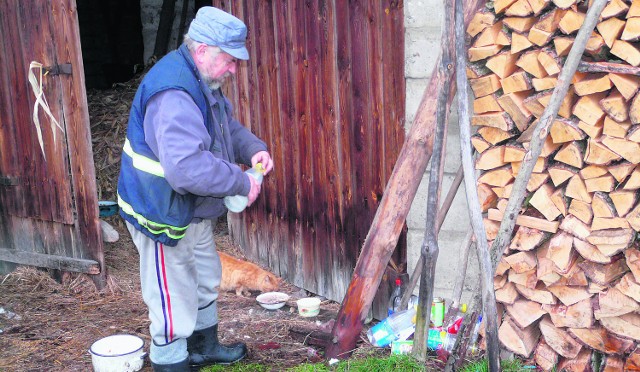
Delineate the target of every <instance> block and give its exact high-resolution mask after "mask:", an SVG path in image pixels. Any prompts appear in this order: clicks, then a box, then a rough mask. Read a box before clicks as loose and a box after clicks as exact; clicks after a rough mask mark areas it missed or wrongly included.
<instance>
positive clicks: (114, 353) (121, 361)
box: [89, 335, 146, 372]
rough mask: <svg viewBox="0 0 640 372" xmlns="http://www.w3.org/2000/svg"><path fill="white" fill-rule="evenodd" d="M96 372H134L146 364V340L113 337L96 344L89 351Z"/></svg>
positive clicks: (127, 336) (124, 336) (119, 336)
mask: <svg viewBox="0 0 640 372" xmlns="http://www.w3.org/2000/svg"><path fill="white" fill-rule="evenodd" d="M89 353H90V354H91V363H92V364H93V370H94V371H95V372H134V371H139V370H141V369H142V365H143V364H144V356H145V355H146V353H145V352H144V340H142V339H141V338H140V337H138V336H133V335H113V336H108V337H105V338H101V339H99V340H98V341H96V342H94V343H93V344H92V345H91V348H90V349H89Z"/></svg>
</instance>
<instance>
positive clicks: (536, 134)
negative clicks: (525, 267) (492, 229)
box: [476, 0, 608, 319]
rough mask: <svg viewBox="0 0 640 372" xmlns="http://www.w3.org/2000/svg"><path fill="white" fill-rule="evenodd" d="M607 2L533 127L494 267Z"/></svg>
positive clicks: (588, 22) (585, 26)
mask: <svg viewBox="0 0 640 372" xmlns="http://www.w3.org/2000/svg"><path fill="white" fill-rule="evenodd" d="M607 2H608V0H595V1H594V2H593V4H592V5H591V6H590V7H589V11H588V12H587V16H586V17H585V20H584V23H582V26H581V27H580V31H578V35H577V36H576V39H575V41H574V43H573V46H572V47H571V51H570V52H569V55H568V56H567V60H566V61H565V63H564V66H563V67H562V71H560V75H559V76H558V83H557V85H556V87H555V89H554V90H553V94H552V95H551V101H550V102H549V105H548V106H547V107H546V108H545V110H544V112H543V114H542V116H541V117H540V121H539V122H538V125H536V127H535V129H534V130H533V134H532V137H531V143H530V146H529V150H528V151H527V153H526V155H525V158H524V161H523V162H522V166H521V167H520V171H519V172H518V175H517V176H516V180H515V182H514V184H513V189H512V190H511V196H510V197H509V203H508V204H507V208H506V210H505V213H504V217H503V218H502V222H501V223H500V229H499V230H498V235H497V236H496V239H495V240H494V241H493V246H492V247H491V261H492V264H493V268H494V269H495V267H496V265H497V264H498V262H500V258H501V257H502V252H504V249H505V247H506V246H507V244H508V243H509V242H510V241H511V235H512V233H513V228H514V227H515V224H516V218H517V217H518V211H519V210H520V208H522V202H523V201H524V197H525V191H526V187H527V183H528V182H529V178H530V177H531V173H532V172H533V166H534V165H535V163H536V161H537V160H538V157H539V156H540V153H541V152H542V144H543V143H544V141H545V139H546V138H547V135H548V134H549V126H550V125H551V123H553V122H554V121H555V119H556V116H557V115H558V110H559V109H560V104H561V103H562V101H563V100H564V97H565V96H566V95H567V92H568V90H569V85H571V80H572V79H573V75H574V74H575V72H576V69H577V67H578V64H579V63H580V59H581V58H582V54H583V53H584V49H585V47H586V45H587V41H588V40H589V38H590V37H591V33H592V32H593V29H594V28H595V26H596V23H597V22H598V18H599V17H600V13H601V12H602V9H603V8H604V6H605V5H606V4H607ZM476 237H477V238H478V241H480V240H481V239H480V237H479V236H478V235H476ZM492 272H493V271H492ZM483 319H484V318H483Z"/></svg>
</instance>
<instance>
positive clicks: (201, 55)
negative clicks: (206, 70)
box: [193, 44, 207, 64]
mask: <svg viewBox="0 0 640 372" xmlns="http://www.w3.org/2000/svg"><path fill="white" fill-rule="evenodd" d="M206 52H207V45H206V44H198V46H197V47H196V50H195V51H194V53H193V54H194V55H193V58H194V59H195V60H197V62H198V64H202V62H204V59H205V54H206Z"/></svg>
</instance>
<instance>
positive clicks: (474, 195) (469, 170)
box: [455, 0, 500, 372]
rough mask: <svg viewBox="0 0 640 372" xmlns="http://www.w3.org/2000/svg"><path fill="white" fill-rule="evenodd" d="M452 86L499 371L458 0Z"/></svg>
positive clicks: (490, 356) (490, 347) (492, 367)
mask: <svg viewBox="0 0 640 372" xmlns="http://www.w3.org/2000/svg"><path fill="white" fill-rule="evenodd" d="M455 12H456V26H455V37H456V42H455V45H456V85H457V88H458V122H459V124H460V154H461V158H462V168H463V171H464V186H465V190H466V195H467V206H468V209H469V217H470V220H471V227H472V229H473V234H474V235H475V236H476V249H477V252H478V261H479V263H480V278H481V280H480V288H481V289H482V314H483V318H482V319H483V321H484V322H485V337H486V340H487V361H488V363H489V371H492V372H494V371H500V344H499V341H498V312H497V310H496V294H495V290H494V288H493V268H492V267H491V257H490V254H489V244H488V243H487V234H486V231H485V229H484V223H483V220H482V210H481V209H480V201H479V197H478V189H477V188H476V187H477V186H476V185H477V183H476V174H475V169H474V162H473V152H472V150H471V120H470V115H469V99H468V97H469V82H468V81H467V76H466V69H467V56H466V55H467V54H466V45H465V29H466V28H465V27H464V24H463V19H462V0H456V6H455Z"/></svg>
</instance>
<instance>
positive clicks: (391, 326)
mask: <svg viewBox="0 0 640 372" xmlns="http://www.w3.org/2000/svg"><path fill="white" fill-rule="evenodd" d="M415 317H416V309H415V308H413V307H411V308H409V309H407V310H404V311H396V312H395V313H393V314H391V315H390V316H389V317H387V319H385V320H383V321H381V322H380V323H378V324H376V325H375V326H373V327H372V328H370V329H369V330H368V331H367V338H368V339H369V342H371V344H372V345H374V346H378V347H385V346H387V345H389V344H391V343H392V342H393V341H395V340H397V339H398V338H399V337H400V335H403V334H405V335H406V334H408V333H413V332H415V327H416V323H415V322H416V319H415ZM412 331H413V332H412Z"/></svg>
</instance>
